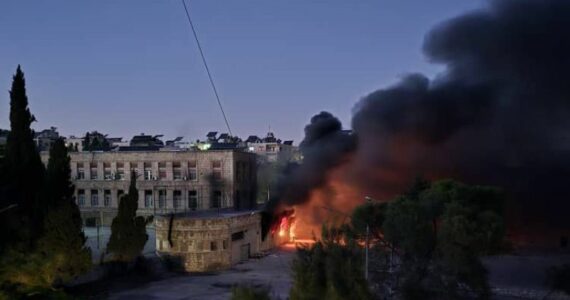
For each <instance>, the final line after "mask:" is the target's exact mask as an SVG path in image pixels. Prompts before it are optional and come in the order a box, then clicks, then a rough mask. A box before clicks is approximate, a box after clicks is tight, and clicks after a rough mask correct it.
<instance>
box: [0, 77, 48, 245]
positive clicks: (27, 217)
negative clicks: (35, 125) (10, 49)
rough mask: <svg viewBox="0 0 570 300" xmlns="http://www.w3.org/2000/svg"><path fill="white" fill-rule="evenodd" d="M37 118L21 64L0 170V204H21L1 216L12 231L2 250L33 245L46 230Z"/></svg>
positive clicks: (5, 227)
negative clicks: (35, 140)
mask: <svg viewBox="0 0 570 300" xmlns="http://www.w3.org/2000/svg"><path fill="white" fill-rule="evenodd" d="M34 121H35V117H34V116H33V115H32V114H31V113H30V110H29V108H28V97H27V96H26V81H25V78H24V73H23V72H22V70H21V68H20V66H18V69H17V70H16V74H15V75H14V77H13V82H12V89H11V90H10V133H9V134H8V139H7V142H6V149H5V156H4V160H3V164H2V170H1V171H0V176H1V177H0V185H1V188H2V190H1V199H0V200H1V201H0V205H1V207H2V208H6V207H9V206H11V205H17V206H15V208H14V209H11V210H9V211H7V212H4V213H3V216H2V218H1V220H2V221H1V222H2V224H0V227H2V229H3V230H5V231H6V232H8V233H9V234H4V233H3V234H2V238H1V240H0V250H3V249H5V246H7V245H11V246H14V245H15V243H16V244H21V245H22V246H26V247H29V246H31V245H33V243H34V242H35V241H36V239H37V238H38V237H39V236H40V234H41V232H42V227H43V223H44V216H45V213H46V210H47V207H46V203H42V201H40V198H39V196H40V192H41V189H42V187H43V181H44V173H45V169H44V166H43V164H42V162H41V159H40V156H39V153H38V151H37V149H36V145H35V143H34V140H33V137H34V134H33V131H32V129H31V128H30V126H31V124H32V122H34ZM18 242H22V243H18Z"/></svg>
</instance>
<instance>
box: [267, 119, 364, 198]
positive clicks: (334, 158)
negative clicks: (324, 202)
mask: <svg viewBox="0 0 570 300" xmlns="http://www.w3.org/2000/svg"><path fill="white" fill-rule="evenodd" d="M355 147H356V140H355V138H354V136H353V135H351V134H350V133H349V132H347V131H344V130H342V124H341V122H340V121H339V120H338V119H337V118H336V117H334V116H333V115H332V114H330V113H328V112H321V113H319V114H317V115H315V116H313V117H312V118H311V123H309V124H308V125H307V126H305V138H304V139H303V141H302V142H301V144H300V145H299V149H300V151H301V154H302V155H303V163H302V164H296V163H291V164H289V165H288V166H287V167H286V168H285V171H284V172H283V173H282V174H281V175H280V178H279V181H278V182H279V184H278V187H277V195H276V197H275V198H274V199H273V201H272V203H270V206H272V205H277V204H278V203H280V202H281V203H283V204H285V205H289V206H290V205H295V204H299V203H302V202H304V201H307V200H308V196H309V192H310V191H311V190H312V189H313V188H315V187H318V186H320V185H322V184H324V183H325V182H326V175H327V172H328V171H329V170H330V169H331V168H333V167H335V166H337V165H339V164H342V163H343V161H344V160H343V158H344V156H345V155H347V154H348V153H351V152H353V151H354V149H355ZM272 208H273V207H272Z"/></svg>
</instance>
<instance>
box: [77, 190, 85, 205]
mask: <svg viewBox="0 0 570 300" xmlns="http://www.w3.org/2000/svg"><path fill="white" fill-rule="evenodd" d="M77 205H78V206H85V191H84V190H77Z"/></svg>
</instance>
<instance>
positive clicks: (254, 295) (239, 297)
mask: <svg viewBox="0 0 570 300" xmlns="http://www.w3.org/2000/svg"><path fill="white" fill-rule="evenodd" d="M270 299H271V297H270V296H269V289H266V288H254V287H250V286H236V287H233V288H232V300H270Z"/></svg>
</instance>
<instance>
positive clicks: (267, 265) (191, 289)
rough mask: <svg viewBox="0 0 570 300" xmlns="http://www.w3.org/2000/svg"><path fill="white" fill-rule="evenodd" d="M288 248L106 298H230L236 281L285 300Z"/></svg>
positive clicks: (289, 251) (288, 269) (290, 256)
mask: <svg viewBox="0 0 570 300" xmlns="http://www.w3.org/2000/svg"><path fill="white" fill-rule="evenodd" d="M293 251H294V250H292V249H279V250H276V251H275V252H274V253H272V254H269V255H268V256H266V257H263V258H261V259H251V260H249V261H248V262H245V263H242V264H239V265H237V266H235V267H234V268H232V269H231V270H228V271H224V272H220V273H217V274H215V275H184V276H179V277H174V278H169V279H164V280H160V281H155V282H151V283H149V284H146V285H144V286H141V287H139V288H136V289H132V290H126V291H120V292H116V293H113V294H111V295H110V296H109V299H114V300H116V299H140V300H151V299H165V300H174V299H176V300H179V299H185V300H190V299H208V300H218V299H220V300H221V299H224V300H227V299H230V295H231V287H232V286H234V285H237V284H242V283H243V284H247V285H250V286H262V285H263V286H268V287H270V288H271V292H272V293H273V296H274V298H279V299H287V297H288V295H289V289H290V288H291V284H292V281H291V261H292V258H293V254H294V252H293Z"/></svg>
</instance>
